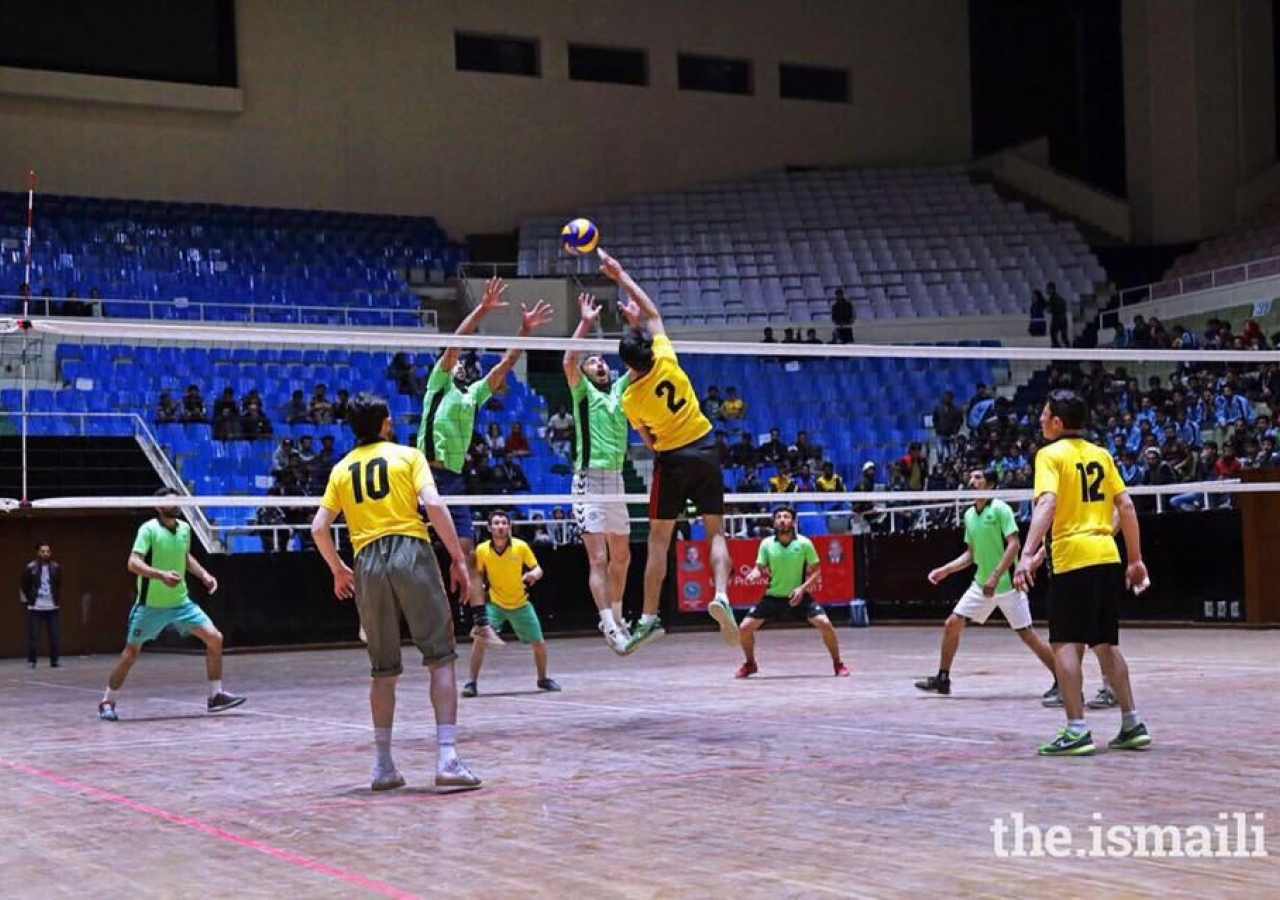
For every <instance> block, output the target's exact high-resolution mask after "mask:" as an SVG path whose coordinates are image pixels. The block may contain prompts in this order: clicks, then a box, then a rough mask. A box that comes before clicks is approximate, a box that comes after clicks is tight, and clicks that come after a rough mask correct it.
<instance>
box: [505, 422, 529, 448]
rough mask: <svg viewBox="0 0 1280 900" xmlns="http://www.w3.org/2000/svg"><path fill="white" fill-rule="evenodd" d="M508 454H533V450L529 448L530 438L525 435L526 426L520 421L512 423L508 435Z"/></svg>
mask: <svg viewBox="0 0 1280 900" xmlns="http://www.w3.org/2000/svg"><path fill="white" fill-rule="evenodd" d="M506 444H507V456H515V457H521V456H532V455H533V451H532V450H530V449H529V439H528V438H527V437H526V436H525V433H524V426H523V425H521V424H520V423H519V422H512V423H511V433H510V434H509V435H507V442H506Z"/></svg>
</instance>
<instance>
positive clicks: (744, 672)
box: [733, 662, 760, 678]
mask: <svg viewBox="0 0 1280 900" xmlns="http://www.w3.org/2000/svg"><path fill="white" fill-rule="evenodd" d="M759 671H760V669H759V667H758V666H757V665H756V664H755V663H753V662H744V663H743V664H742V665H740V666H738V671H736V672H734V673H733V677H734V678H747V677H749V676H751V675H754V674H756V673H757V672H759Z"/></svg>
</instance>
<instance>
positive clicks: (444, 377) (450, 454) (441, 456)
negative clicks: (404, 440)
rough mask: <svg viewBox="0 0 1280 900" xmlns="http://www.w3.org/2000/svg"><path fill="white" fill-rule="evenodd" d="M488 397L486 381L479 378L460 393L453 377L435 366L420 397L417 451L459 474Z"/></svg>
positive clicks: (489, 392)
mask: <svg viewBox="0 0 1280 900" xmlns="http://www.w3.org/2000/svg"><path fill="white" fill-rule="evenodd" d="M492 396H493V391H491V390H489V382H488V381H487V380H485V379H483V378H482V379H480V380H479V381H477V382H475V383H474V384H472V385H469V386H468V387H467V388H466V390H463V389H461V388H459V387H458V386H457V385H456V384H454V383H453V375H452V374H450V373H449V372H447V371H446V370H445V369H443V368H441V367H440V364H439V363H436V364H435V365H434V366H432V367H431V377H430V378H428V379H427V390H426V393H424V394H423V395H422V424H421V425H419V426H418V449H419V450H421V451H422V452H423V454H424V455H425V456H426V457H427V459H428V460H433V461H435V460H438V461H439V462H442V463H444V467H445V468H446V469H448V470H449V471H450V472H455V473H456V472H461V471H462V464H463V462H464V461H465V460H466V458H467V448H468V447H470V446H471V435H472V433H473V432H474V430H475V427H476V411H477V410H479V409H480V407H482V406H484V404H485V401H486V400H488V399H489V398H490V397H492Z"/></svg>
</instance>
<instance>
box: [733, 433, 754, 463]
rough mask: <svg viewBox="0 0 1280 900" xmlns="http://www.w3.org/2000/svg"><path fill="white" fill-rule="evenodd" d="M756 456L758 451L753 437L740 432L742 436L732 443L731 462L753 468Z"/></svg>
mask: <svg viewBox="0 0 1280 900" xmlns="http://www.w3.org/2000/svg"><path fill="white" fill-rule="evenodd" d="M758 457H759V453H758V451H757V450H756V442H755V439H754V438H752V437H751V435H750V434H748V433H747V432H745V431H744V432H742V437H740V438H739V439H738V443H736V444H734V445H733V464H734V465H735V466H742V467H743V468H749V469H754V468H755V465H756V459H757V458H758Z"/></svg>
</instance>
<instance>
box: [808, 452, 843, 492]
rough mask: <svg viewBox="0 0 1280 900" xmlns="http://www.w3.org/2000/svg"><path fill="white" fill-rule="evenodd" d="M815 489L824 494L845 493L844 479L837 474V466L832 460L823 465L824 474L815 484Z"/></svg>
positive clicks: (821, 474) (820, 475) (819, 476)
mask: <svg viewBox="0 0 1280 900" xmlns="http://www.w3.org/2000/svg"><path fill="white" fill-rule="evenodd" d="M814 489H815V490H816V491H818V492H819V493H822V494H841V493H844V479H843V478H841V477H840V474H839V473H838V472H836V467H835V464H834V463H832V462H831V460H827V461H825V462H824V463H823V464H822V472H821V473H820V474H819V475H818V478H817V480H816V481H815V482H814Z"/></svg>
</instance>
